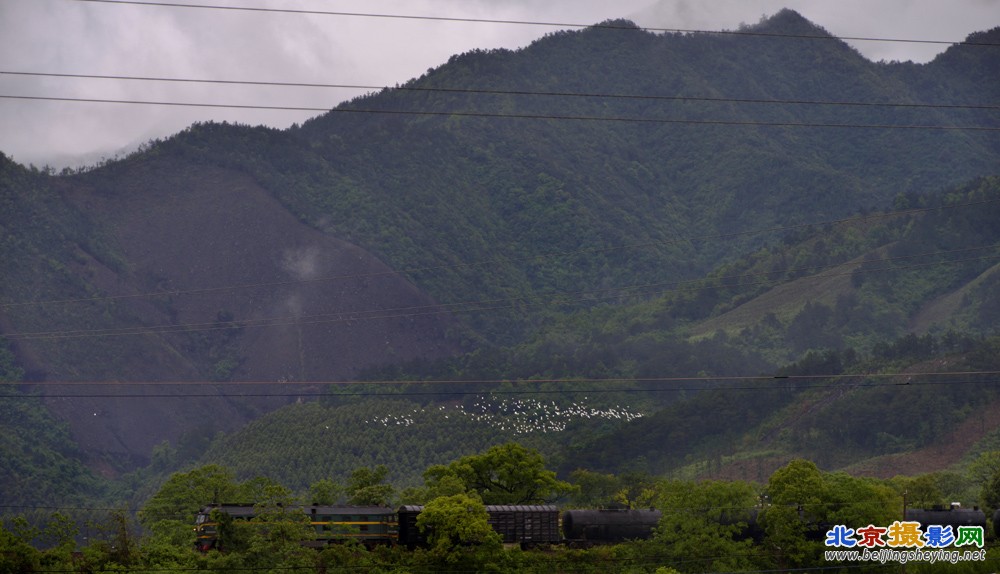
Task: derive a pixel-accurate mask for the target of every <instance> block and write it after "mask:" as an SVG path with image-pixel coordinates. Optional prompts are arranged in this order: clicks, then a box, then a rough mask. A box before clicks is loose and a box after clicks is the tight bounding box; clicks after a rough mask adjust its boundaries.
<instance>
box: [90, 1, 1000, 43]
mask: <svg viewBox="0 0 1000 574" xmlns="http://www.w3.org/2000/svg"><path fill="white" fill-rule="evenodd" d="M73 1H75V2H90V3H98V4H118V5H134V6H159V7H164V8H195V9H204V10H227V11H242V12H258V13H275V14H302V15H312V16H344V17H354V18H382V19H397V20H426V21H433V22H463V23H474V24H505V25H518V26H543V27H550V28H578V29H581V28H598V29H609V30H644V31H647V32H664V33H677V34H721V35H732V36H759V37H769V38H797V39H809V40H842V41H844V40H850V41H859V42H899V43H908V44H952V45H954V44H957V45H966V46H994V47H995V46H1000V43H996V42H978V41H966V40H959V41H954V40H922V39H912V38H879V37H866V36H834V35H831V34H780V33H776V32H760V31H754V30H752V29H743V30H694V29H685V28H658V27H638V26H629V25H623V24H613V23H599V24H578V23H565V22H540V21H531V20H503V19H492V18H459V17H454V16H420V15H412V14H378V13H372V12H343V11H330V10H301V9H290V8H261V7H249V6H220V5H210V4H184V3H178V2H145V1H140V0H73Z"/></svg>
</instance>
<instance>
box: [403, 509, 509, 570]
mask: <svg viewBox="0 0 1000 574" xmlns="http://www.w3.org/2000/svg"><path fill="white" fill-rule="evenodd" d="M417 528H419V529H420V531H421V532H422V533H424V534H425V535H426V536H427V541H428V542H429V543H430V553H431V554H432V555H433V556H435V557H436V558H439V559H443V560H444V561H445V562H449V563H454V562H458V561H461V560H462V559H463V558H466V557H468V555H469V554H470V553H476V554H479V555H480V556H482V555H489V554H493V553H496V552H498V551H499V550H500V549H501V547H502V539H501V538H500V535H499V534H497V533H496V532H494V531H493V528H491V527H490V524H489V514H488V513H487V512H486V506H485V505H484V504H483V501H482V500H480V499H478V498H476V497H475V496H473V495H468V494H455V495H453V496H442V497H439V498H435V499H434V500H432V501H430V502H428V503H427V505H426V506H424V509H423V511H421V512H420V514H419V515H418V516H417Z"/></svg>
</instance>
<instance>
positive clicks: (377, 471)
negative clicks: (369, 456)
mask: <svg viewBox="0 0 1000 574" xmlns="http://www.w3.org/2000/svg"><path fill="white" fill-rule="evenodd" d="M388 476H389V469H388V468H387V467H386V466H385V465H384V464H380V465H378V466H375V467H372V468H368V467H361V468H356V469H354V471H353V472H351V476H350V477H349V478H348V479H347V487H346V489H345V490H346V491H347V502H348V503H350V504H372V505H382V506H388V505H389V503H390V502H391V501H392V498H393V496H394V494H395V489H394V488H393V486H392V485H391V484H387V483H386V482H385V479H386V477H388Z"/></svg>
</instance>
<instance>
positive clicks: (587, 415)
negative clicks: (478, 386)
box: [365, 396, 643, 435]
mask: <svg viewBox="0 0 1000 574" xmlns="http://www.w3.org/2000/svg"><path fill="white" fill-rule="evenodd" d="M586 399H587V397H584V398H583V400H584V401H586ZM453 415H454V416H455V417H456V418H459V420H461V419H466V420H472V421H475V422H480V423H485V424H487V425H490V426H491V427H493V428H495V429H498V430H501V431H505V432H508V431H509V432H512V433H514V434H516V435H523V434H531V433H549V432H560V431H564V430H566V428H567V427H568V426H569V424H570V423H571V422H574V421H578V420H585V419H606V420H618V421H623V422H629V421H633V420H635V419H638V418H641V417H642V416H643V415H642V413H641V412H638V411H633V410H631V408H630V407H627V406H625V407H622V406H618V405H615V406H614V407H609V408H597V407H591V406H587V404H586V403H585V402H575V401H574V402H572V403H570V404H569V405H566V404H563V405H560V404H558V403H556V402H555V401H547V402H546V401H537V400H534V399H491V398H489V397H485V396H481V397H479V398H478V400H477V401H476V402H475V403H474V404H473V406H472V408H471V409H466V407H465V406H463V405H455V406H437V407H436V408H430V409H426V408H422V407H416V408H414V409H412V410H409V411H407V412H405V413H390V414H387V415H385V416H380V417H375V418H372V419H368V420H365V424H369V425H381V426H383V427H408V426H411V425H415V424H419V423H422V422H430V421H431V420H432V418H433V419H437V422H440V418H441V417H444V418H445V419H449V418H450V417H451V416H453Z"/></svg>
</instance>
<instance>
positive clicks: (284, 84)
mask: <svg viewBox="0 0 1000 574" xmlns="http://www.w3.org/2000/svg"><path fill="white" fill-rule="evenodd" d="M3 74H6V75H15V76H32V77H49V78H76V79H97V80H127V81H143V82H173V83H195V84H216V85H239V86H270V87H291V88H335V89H353V90H395V91H411V92H432V93H448V94H477V95H480V94H481V95H497V96H544V97H566V98H599V99H629V100H653V101H670V102H713V103H739V104H779V105H816V106H857V107H882V108H924V109H948V110H950V109H958V110H1000V105H991V104H933V103H914V102H860V101H838V100H801V99H766V98H723V97H705V96H664V95H643V94H624V93H601V92H556V91H531V90H499V89H473V88H435V87H420V86H406V85H403V86H395V87H393V86H373V85H360V84H328V83H327V84H324V83H303V82H277V81H259V80H213V79H196V78H165V77H154V76H126V75H99V74H62V73H52V72H17V71H9V70H0V75H3Z"/></svg>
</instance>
